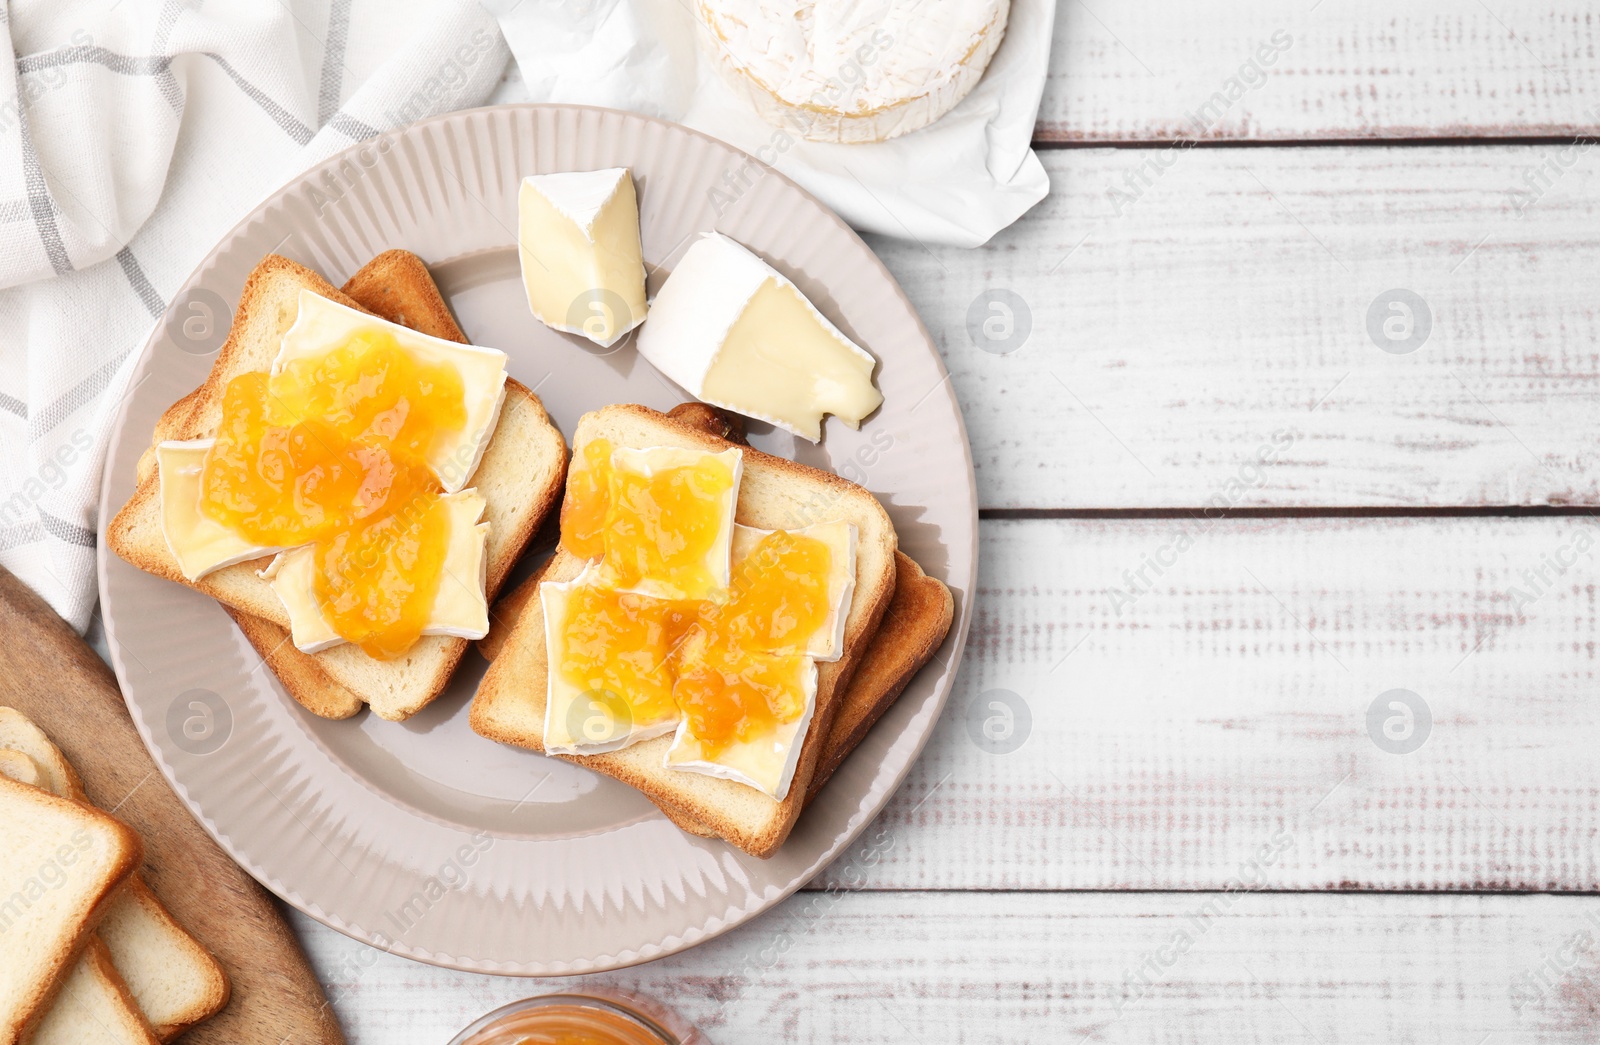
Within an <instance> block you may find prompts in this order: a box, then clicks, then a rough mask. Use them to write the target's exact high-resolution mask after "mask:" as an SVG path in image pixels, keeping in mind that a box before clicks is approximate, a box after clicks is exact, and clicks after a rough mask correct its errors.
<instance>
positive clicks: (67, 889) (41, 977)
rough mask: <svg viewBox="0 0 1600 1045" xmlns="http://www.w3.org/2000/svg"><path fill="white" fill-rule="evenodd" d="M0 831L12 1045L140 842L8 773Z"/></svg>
mask: <svg viewBox="0 0 1600 1045" xmlns="http://www.w3.org/2000/svg"><path fill="white" fill-rule="evenodd" d="M0 839H4V840H5V844H4V847H3V848H0V1045H17V1043H18V1042H22V1041H25V1040H27V1038H28V1036H29V1035H30V1034H31V1033H32V1032H33V1030H34V1029H35V1027H36V1025H37V1024H38V1023H39V1022H40V1020H42V1019H43V1018H44V1016H45V1015H46V1014H47V1013H48V1012H49V1011H50V1006H51V1004H52V1003H53V1002H54V1001H55V998H56V996H57V994H58V992H59V991H60V990H61V989H62V988H63V987H64V986H66V980H67V979H68V976H67V974H68V973H69V972H71V971H72V969H73V966H74V964H75V963H77V962H78V960H79V958H80V955H81V954H82V952H83V950H84V948H85V947H86V946H88V943H89V940H90V937H91V935H92V934H93V932H94V930H95V927H96V926H97V925H98V924H99V922H100V919H101V918H102V917H103V916H104V915H105V912H106V907H107V906H108V905H109V902H110V900H111V898H112V896H113V895H114V894H115V893H116V891H117V888H118V887H119V886H121V885H122V883H123V882H125V881H126V880H127V879H128V877H129V876H130V875H131V874H133V871H134V868H136V867H138V866H139V862H140V860H142V859H143V857H144V847H143V846H142V845H141V843H140V841H139V836H138V835H136V834H134V833H133V831H131V830H129V829H128V828H127V827H126V826H124V825H123V824H121V823H119V822H118V821H116V820H113V819H112V818H111V817H109V816H106V815H105V814H104V813H101V812H99V811H98V810H96V809H91V808H90V807H88V806H85V805H82V804H80V803H78V802H72V801H69V800H68V799H65V798H57V797H56V796H55V795H52V794H50V793H49V792H47V791H44V790H43V789H41V788H37V787H33V786H32V785H30V784H19V783H17V782H16V781H15V780H12V779H11V778H10V777H0ZM92 961H93V960H92V958H91V968H90V970H89V974H90V975H93V974H94V968H93V967H92ZM78 989H79V988H78V985H74V996H75V997H76V996H77V995H76V991H77V990H78ZM85 989H89V988H87V987H86V988H85ZM135 1013H137V1010H135Z"/></svg>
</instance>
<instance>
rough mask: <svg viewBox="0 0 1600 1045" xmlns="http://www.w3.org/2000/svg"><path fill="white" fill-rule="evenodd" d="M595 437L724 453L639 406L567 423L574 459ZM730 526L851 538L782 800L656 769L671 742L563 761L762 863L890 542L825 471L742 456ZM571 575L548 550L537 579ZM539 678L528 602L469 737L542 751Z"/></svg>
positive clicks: (865, 629) (872, 508)
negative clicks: (839, 523)
mask: <svg viewBox="0 0 1600 1045" xmlns="http://www.w3.org/2000/svg"><path fill="white" fill-rule="evenodd" d="M596 437H604V438H606V439H609V440H610V441H611V442H612V443H613V444H614V445H616V446H631V447H650V446H680V447H684V448H687V449H695V450H707V451H710V452H713V453H715V452H719V451H721V450H725V449H727V448H728V447H729V446H730V445H732V444H730V443H729V442H728V441H727V440H725V439H721V438H718V437H716V436H714V435H711V434H709V433H708V432H706V431H704V430H703V429H702V428H700V427H698V426H696V425H694V424H690V423H685V422H683V421H679V420H675V419H673V418H671V417H668V416H667V415H666V414H662V413H658V412H656V411H654V410H651V409H649V408H647V407H643V406H626V405H625V406H608V407H606V408H604V409H602V410H597V411H594V412H593V413H589V414H585V415H584V416H583V418H582V419H581V420H579V422H578V429H577V432H576V433H575V434H574V436H573V446H574V448H575V449H576V450H577V451H578V452H581V450H582V447H583V446H584V444H585V443H587V442H588V440H590V439H592V438H596ZM735 516H736V518H737V519H738V521H739V522H741V523H744V524H746V525H748V526H758V527H761V528H762V529H768V530H779V529H795V528H798V527H801V526H806V525H809V524H811V523H818V522H824V521H828V520H834V519H843V520H846V521H848V522H851V523H854V524H855V526H856V528H857V531H858V540H857V545H856V588H855V596H854V598H853V599H852V601H851V604H850V612H849V613H848V614H847V615H846V618H845V634H844V648H845V652H844V656H843V657H842V658H840V660H839V661H838V662H836V663H832V664H819V665H818V666H817V668H818V677H817V704H816V712H815V714H814V715H813V716H812V719H811V726H810V728H809V729H808V730H807V732H806V738H805V742H804V745H803V747H802V748H801V755H800V761H799V765H798V766H797V767H796V769H795V773H794V779H793V782H792V784H791V785H790V788H789V793H788V796H787V797H786V798H785V799H784V800H783V801H782V802H778V801H774V800H773V799H772V798H770V797H768V796H767V795H764V794H762V793H761V792H760V791H757V790H756V789H754V788H751V787H747V786H745V785H743V784H739V783H735V782H733V781H730V780H721V779H717V778H715V777H710V776H705V775H702V774H698V773H686V772H683V771H682V770H677V769H668V768H666V767H665V766H664V765H663V760H664V756H665V753H666V749H667V747H668V745H670V744H671V742H672V741H671V737H670V736H665V737H658V738H656V739H654V740H648V741H645V742H643V743H640V744H635V745H633V746H632V747H628V748H623V749H622V750H620V751H614V752H611V753H609V754H604V755H587V756H575V757H570V758H569V761H573V762H576V763H577V764H579V765H583V766H587V767H589V768H591V769H595V770H597V771H599V772H602V773H605V774H607V775H609V776H613V777H616V778H617V779H618V780H621V781H623V782H624V783H627V784H630V785H632V786H633V787H636V788H638V789H639V790H640V791H642V792H644V794H645V795H646V796H647V797H649V798H650V800H651V801H653V802H655V804H656V805H657V806H659V807H660V808H661V809H662V811H663V812H665V813H666V814H667V816H668V817H670V818H672V819H673V820H674V821H675V822H676V821H680V820H681V821H683V822H687V823H692V824H694V825H696V826H701V825H703V826H704V828H706V829H707V830H709V831H711V832H713V833H714V834H715V835H716V836H717V837H719V838H722V839H725V840H726V841H728V842H730V843H732V844H733V845H735V846H738V847H739V848H740V849H743V850H744V851H745V852H747V853H750V854H752V855H754V856H761V857H765V856H771V855H772V854H773V853H774V852H776V851H777V849H778V847H779V846H780V845H782V844H783V841H784V839H786V838H787V837H788V836H789V832H790V830H791V829H792V828H793V827H794V823H795V820H796V818H797V817H798V816H799V815H800V809H801V807H802V805H803V804H804V801H805V796H806V793H807V791H808V789H809V787H810V783H811V777H812V774H813V772H814V770H815V768H816V765H817V761H818V756H819V754H820V749H821V747H822V738H824V737H826V736H827V734H828V730H829V728H830V727H831V725H832V722H833V717H834V711H835V709H836V707H837V705H838V698H839V696H840V695H841V694H842V693H843V692H844V689H845V687H846V686H847V685H848V684H849V680H850V675H851V673H852V672H853V671H854V670H855V667H856V664H857V662H858V661H859V660H860V657H861V653H862V650H863V649H864V648H865V646H866V643H867V640H868V639H869V638H870V637H871V636H872V635H873V633H874V632H875V631H876V630H877V628H878V622H879V620H880V618H881V617H882V616H883V613H884V609H885V608H886V607H887V606H888V604H889V599H890V597H891V596H892V594H893V592H894V583H895V545H896V538H895V532H894V527H893V525H892V524H891V523H890V521H889V516H888V513H887V512H885V511H884V510H883V506H882V505H880V504H879V503H878V501H877V499H876V498H874V497H873V496H872V495H871V494H870V493H868V492H867V491H866V490H865V489H863V488H862V487H860V486H857V485H856V484H854V483H851V482H848V481H846V480H844V479H841V478H840V477H839V476H837V475H834V474H832V473H830V472H824V471H821V470H819V469H816V468H810V467H807V466H805V465H800V464H796V463H794V462H793V461H786V460H783V459H782V458H778V457H773V456H771V455H769V454H764V453H761V452H760V451H758V450H751V449H748V448H746V449H745V451H744V477H743V479H742V480H741V481H740V484H739V503H738V508H737V511H736V513H735ZM582 565H583V564H582V562H581V561H580V560H578V559H577V558H576V557H574V556H572V555H570V554H568V553H566V552H564V551H558V552H557V553H556V555H555V557H554V558H552V559H551V561H550V563H548V564H547V565H546V568H545V579H548V580H553V581H563V580H570V579H572V578H573V577H575V576H577V574H578V572H579V571H580V570H581V568H582ZM547 669H548V662H547V658H546V651H545V643H544V614H543V612H542V610H541V609H540V606H539V600H537V599H533V600H530V601H529V603H528V605H527V606H526V607H525V608H524V611H523V613H522V614H521V615H520V616H519V617H518V619H517V622H516V624H515V625H514V626H513V628H512V631H511V634H510V635H509V636H508V637H507V639H506V640H505V644H504V646H503V648H502V649H501V651H500V654H499V656H497V657H495V659H494V661H493V663H492V664H490V666H489V671H488V674H486V675H485V676H484V679H483V682H482V683H481V684H480V685H479V687H478V692H477V695H476V696H475V697H474V698H473V701H472V714H471V721H472V728H473V729H475V730H476V731H477V732H478V733H480V734H482V735H483V736H486V737H489V738H490V739H492V740H498V741H501V742H502V743H507V744H516V745H518V746H521V747H526V748H529V749H531V750H534V751H543V750H544V715H545V695H546V684H547ZM563 757H567V756H563Z"/></svg>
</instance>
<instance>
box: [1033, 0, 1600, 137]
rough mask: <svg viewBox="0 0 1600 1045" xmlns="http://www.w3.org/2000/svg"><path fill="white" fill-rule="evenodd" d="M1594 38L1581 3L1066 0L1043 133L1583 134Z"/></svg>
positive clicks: (1598, 56) (1589, 121)
mask: <svg viewBox="0 0 1600 1045" xmlns="http://www.w3.org/2000/svg"><path fill="white" fill-rule="evenodd" d="M1597 43H1600V17H1597V13H1596V11H1595V9H1594V7H1593V5H1591V4H1588V3H1584V2H1582V0H1486V2H1483V3H1477V2H1473V3H1459V2H1455V0H1410V2H1408V3H1405V4H1392V3H1383V2H1381V0H1295V2H1293V3H1283V2H1281V0H1194V2H1188V3H1174V2H1171V0H1128V2H1124V3H1120V4H1113V3H1106V2H1104V0H1063V2H1062V3H1060V4H1059V5H1058V6H1057V9H1056V27H1055V39H1054V48H1053V50H1052V54H1051V59H1050V79H1049V82H1048V86H1047V88H1046V91H1045V97H1044V102H1043V104H1042V105H1041V107H1040V113H1039V127H1038V131H1037V136H1038V140H1041V141H1170V140H1175V139H1179V138H1188V139H1195V138H1198V139H1201V140H1221V141H1229V140H1268V141H1272V140H1287V139H1298V140H1317V139H1320V140H1328V139H1360V138H1367V139H1371V138H1378V139H1394V138H1427V137H1456V136H1462V137H1466V136H1471V137H1517V136H1538V135H1553V136H1554V135H1560V136H1571V135H1574V134H1577V133H1580V132H1586V131H1588V132H1592V131H1593V130H1595V128H1596V124H1597V122H1600V121H1597V119H1596V111H1597V107H1600V47H1597V46H1596V44H1597ZM1263 47H1265V50H1262V48H1263ZM1230 81H1233V82H1231V83H1230ZM1218 94H1221V95H1222V96H1223V97H1222V99H1221V100H1220V101H1216V100H1213V99H1214V96H1216V95H1218Z"/></svg>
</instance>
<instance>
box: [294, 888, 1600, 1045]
mask: <svg viewBox="0 0 1600 1045" xmlns="http://www.w3.org/2000/svg"><path fill="white" fill-rule="evenodd" d="M299 926H300V927H301V929H302V932H303V934H304V938H305V940H306V942H307V944H308V946H309V949H310V951H311V953H312V955H313V956H314V957H315V959H316V961H317V964H318V967H319V968H321V969H323V970H324V975H325V977H326V978H327V980H328V991H329V993H330V994H331V995H332V996H333V997H334V998H335V999H336V1004H337V1005H338V1008H339V1012H340V1014H341V1016H342V1017H343V1018H344V1022H345V1029H346V1031H347V1032H348V1034H349V1036H350V1040H351V1041H352V1042H353V1043H356V1045H365V1043H372V1045H378V1043H389V1042H396V1041H414V1042H424V1041H427V1042H441V1041H445V1040H447V1038H448V1036H449V1035H451V1034H453V1033H454V1032H455V1031H457V1030H459V1029H460V1028H461V1027H462V1026H464V1025H466V1024H467V1023H468V1022H470V1021H471V1020H473V1019H475V1018H476V1017H477V1016H479V1015H481V1014H482V1013H484V1012H487V1011H489V1010H490V1009H493V1008H495V1007H497V1006H499V1005H503V1004H506V1003H508V1002H511V1001H515V1000H517V999H519V998H523V997H527V996H529V995H533V994H540V993H547V992H550V991H554V990H560V989H570V988H572V987H582V986H589V987H604V986H616V987H622V988H624V989H629V990H637V991H640V992H643V993H646V994H649V995H651V996H653V997H657V998H660V999H661V1000H663V1001H666V1002H668V1003H669V1004H672V1005H674V1006H676V1007H677V1008H678V1009H679V1010H680V1011H681V1012H682V1013H683V1014H684V1015H685V1016H687V1017H689V1018H690V1019H692V1020H695V1021H697V1022H699V1023H700V1024H701V1026H702V1027H703V1029H705V1030H706V1031H707V1032H708V1034H709V1036H710V1037H711V1039H712V1040H713V1041H716V1042H725V1043H733V1042H741V1041H760V1042H770V1043H774V1045H778V1043H782V1045H790V1043H795V1045H799V1043H829V1045H831V1043H834V1042H843V1041H849V1042H855V1043H861V1045H873V1043H884V1045H909V1043H914V1042H928V1043H933V1042H941V1043H943V1042H949V1043H965V1042H1015V1041H1052V1042H1064V1043H1066V1045H1077V1043H1081V1042H1089V1041H1093V1042H1117V1043H1128V1045H1149V1043H1152V1042H1161V1043H1167V1045H1176V1043H1184V1042H1230V1043H1239V1042H1263V1043H1273V1045H1278V1043H1295V1042H1305V1043H1308V1045H1315V1043H1318V1042H1321V1043H1324V1045H1331V1043H1333V1042H1364V1043H1373V1045H1392V1043H1397V1042H1452V1043H1462V1045H1477V1043H1480V1042H1484V1043H1489V1042H1493V1041H1501V1042H1512V1041H1515V1042H1519V1043H1543V1042H1561V1043H1568V1042H1590V1041H1593V1040H1594V1035H1595V1033H1596V1031H1597V1029H1600V1028H1597V1020H1596V1016H1595V1013H1596V1010H1597V1008H1600V988H1597V986H1596V974H1597V968H1596V963H1595V952H1594V946H1595V944H1594V939H1595V937H1596V935H1597V934H1600V900H1597V899H1596V898H1593V897H1549V896H1504V897H1483V896H1406V895H1399V896H1347V895H1330V894H1324V895H1292V894H1289V895H1286V894H1272V893H1251V892H1236V893H1233V894H1231V895H1222V894H1206V893H1189V894H1179V893H1168V894H1147V893H1134V894H1104V893H970V894H967V893H866V894H861V893H852V892H842V893H833V894H830V893H802V894H798V895H797V896H795V897H793V898H791V899H790V900H789V901H788V902H787V903H785V904H784V905H783V906H781V907H779V908H778V909H776V910H775V911H773V912H771V913H770V914H768V915H767V916H766V917H764V918H761V919H759V920H757V921H756V922H754V923H752V924H750V925H748V926H744V927H742V928H740V929H737V930H734V931H733V932H731V933H729V934H727V935H726V936H723V937H721V938H719V939H717V940H713V941H711V942H710V943H707V944H704V945H702V946H700V947H697V948H695V949H693V950H691V951H688V952H685V953H684V954H680V955H676V956H674V957H671V958H666V959H663V960H662V961H659V962H655V963H652V964H650V965H646V966H642V967H640V968H637V969H633V970H626V971H624V972H620V973H615V974H610V975H606V976H596V977H585V978H581V979H574V980H560V981H557V980H514V979H503V978H495V977H489V976H476V975H468V974H461V973H454V972H449V971H446V970H442V969H431V968H427V967H425V966H421V965H416V964H413V963H411V962H407V961H405V960H404V959H400V958H394V957H391V956H389V955H386V954H383V953H381V952H379V951H376V950H372V949H370V948H366V947H364V946H362V945H360V944H356V943H354V942H352V941H350V940H347V939H345V938H344V937H341V936H339V935H337V934H336V933H334V932H332V931H331V930H328V929H323V928H322V927H320V926H315V925H313V924H312V923H310V922H308V921H307V920H305V919H301V920H300V921H299ZM1581 933H1588V934H1589V936H1588V937H1587V940H1588V946H1587V948H1586V949H1580V947H1578V946H1577V944H1578V943H1581V942H1582V941H1581V939H1580V940H1579V941H1574V939H1573V938H1574V936H1575V935H1576V934H1581ZM1185 940H1187V942H1186V943H1185V942H1183V941H1185Z"/></svg>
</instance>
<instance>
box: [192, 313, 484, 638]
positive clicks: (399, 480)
mask: <svg viewBox="0 0 1600 1045" xmlns="http://www.w3.org/2000/svg"><path fill="white" fill-rule="evenodd" d="M465 423H466V404H465V394H464V392H463V390H462V383H461V378H460V376H459V374H458V373H457V372H456V370H455V369H454V368H453V367H450V366H448V365H438V364H434V365H430V364H425V363H422V362H419V361H418V360H417V359H416V358H415V357H413V356H412V355H410V354H409V353H407V352H406V351H404V350H403V349H401V347H400V346H399V344H398V343H396V342H395V340H394V338H393V337H392V336H390V335H388V334H386V333H382V332H373V333H369V334H363V335H361V336H359V337H356V338H353V339H351V340H350V341H349V342H347V343H346V344H343V345H340V346H338V347H336V348H334V349H332V350H331V351H329V352H327V353H326V354H324V355H321V356H317V357H315V358H308V359H296V360H292V361H290V363H289V364H288V365H287V366H285V367H284V368H283V369H282V370H281V371H280V372H279V373H276V374H273V375H271V376H268V375H267V374H263V373H250V374H241V375H240V376H238V377H236V378H234V379H233V380H232V381H230V382H229V383H228V386H227V388H226V389H225V390H224V392H223V404H222V421H221V424H220V426H219V428H218V431H217V440H216V444H215V445H214V446H213V447H212V448H211V450H210V451H209V452H208V453H207V454H206V460H205V465H204V468H203V469H202V471H201V476H200V510H201V511H202V512H203V513H204V514H206V515H208V516H210V517H211V518H213V519H215V520H217V521H218V522H220V523H222V524H223V525H225V526H228V527H229V528H230V529H232V530H234V531H235V532H236V533H238V534H240V535H241V536H243V537H245V538H246V539H248V540H250V541H251V542H253V543H256V544H261V545H267V546H272V547H285V548H287V547H296V546H299V545H305V544H312V545H314V546H315V553H316V566H317V569H316V580H315V591H314V594H315V596H316V599H317V603H318V605H319V606H320V607H322V612H323V614H324V616H326V617H327V618H328V622H329V624H330V625H331V626H332V627H333V630H334V631H335V632H336V633H337V634H338V635H339V636H340V637H341V638H344V639H347V640H349V641H350V642H354V643H356V644H358V645H359V646H360V647H361V648H362V649H363V650H365V651H366V652H367V653H368V654H370V655H371V656H373V657H377V658H380V659H389V658H393V657H396V656H399V655H400V654H402V653H404V652H405V651H406V650H408V649H409V648H410V647H411V646H412V645H413V644H414V643H415V642H416V640H417V639H418V637H420V636H421V634H422V629H423V628H424V627H425V626H426V625H427V621H428V616H429V613H430V612H431V610H432V608H433V601H434V597H435V595H436V594H437V592H438V588H439V581H440V574H441V573H442V571H443V567H444V559H445V554H446V551H447V550H448V546H449V517H448V513H447V511H446V509H445V506H444V505H443V504H442V503H441V502H440V495H441V494H442V493H443V487H442V486H441V485H440V483H439V479H438V477H437V476H436V475H435V474H434V473H433V471H432V469H431V468H430V467H429V463H428V461H429V455H430V453H431V452H432V451H433V450H434V447H435V444H436V443H437V442H438V441H439V440H440V439H441V438H442V437H447V436H449V435H452V434H454V433H457V432H459V431H460V430H461V428H462V427H463V426H464V425H465Z"/></svg>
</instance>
